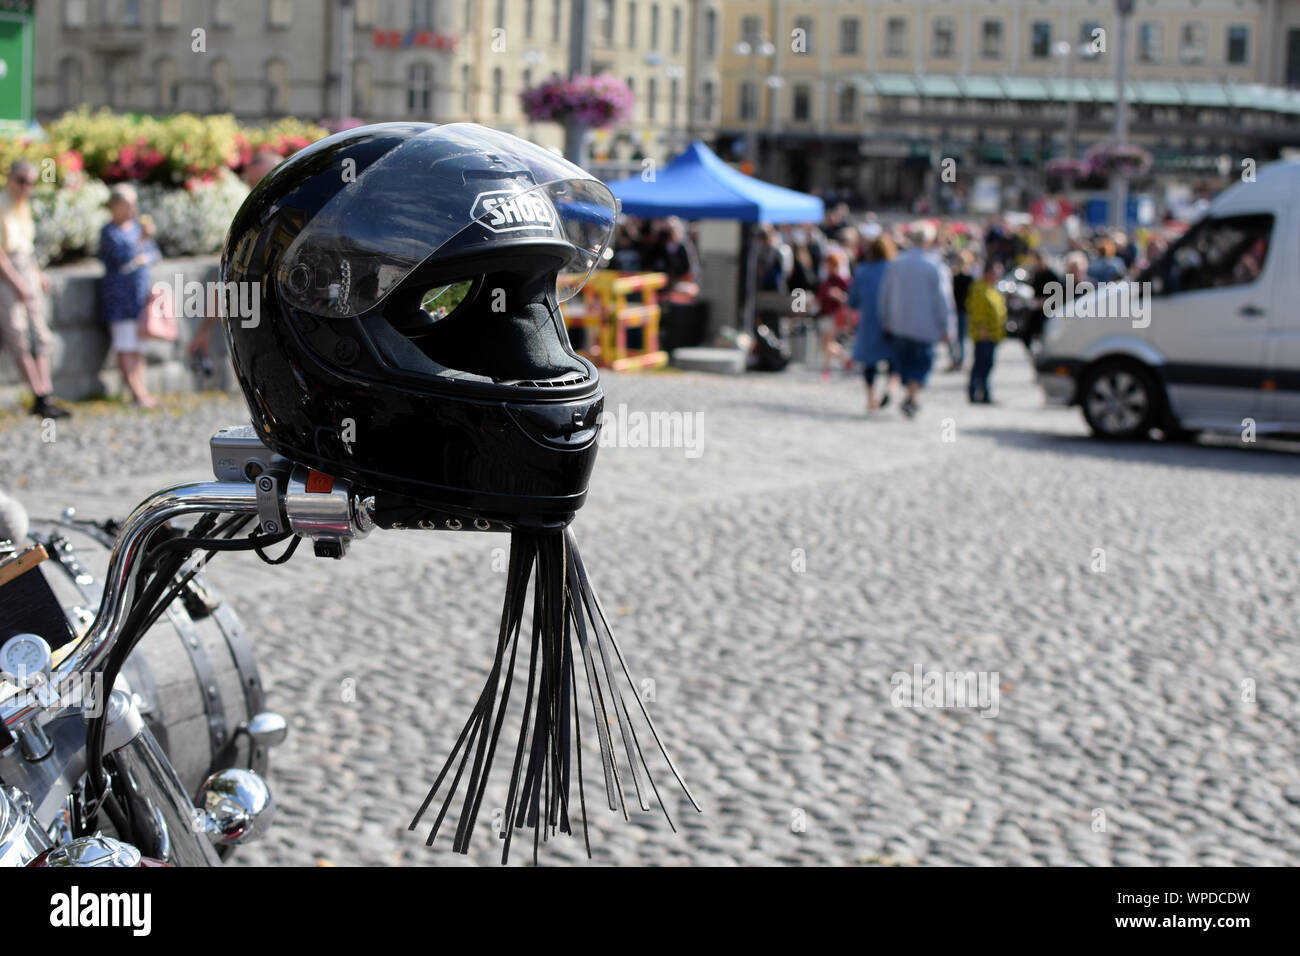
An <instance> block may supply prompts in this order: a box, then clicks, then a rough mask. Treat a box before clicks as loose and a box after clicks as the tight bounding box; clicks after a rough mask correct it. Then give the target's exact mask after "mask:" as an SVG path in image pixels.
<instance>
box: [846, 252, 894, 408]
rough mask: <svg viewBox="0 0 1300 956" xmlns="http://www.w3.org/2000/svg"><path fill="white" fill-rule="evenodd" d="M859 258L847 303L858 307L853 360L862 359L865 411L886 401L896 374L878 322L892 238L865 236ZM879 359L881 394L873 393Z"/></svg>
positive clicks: (891, 352) (888, 347)
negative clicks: (882, 367)
mask: <svg viewBox="0 0 1300 956" xmlns="http://www.w3.org/2000/svg"><path fill="white" fill-rule="evenodd" d="M864 251H865V255H864V257H863V260H862V262H861V263H860V264H859V265H858V267H857V269H855V270H854V272H853V281H852V282H851V283H850V285H849V307H850V308H853V309H857V310H858V316H859V317H858V337H857V340H856V341H855V342H854V343H853V355H852V358H853V361H855V362H861V363H862V377H863V378H864V379H865V380H866V383H867V411H868V412H874V411H875V410H876V409H878V408H884V407H885V406H886V405H888V404H889V397H890V385H891V383H892V382H893V381H894V380H896V379H897V378H898V374H897V370H896V368H895V363H894V355H893V349H891V348H890V345H889V338H888V336H886V335H885V330H884V328H883V327H882V326H881V324H880V287H881V284H882V283H883V282H884V279H885V270H886V269H887V268H888V267H889V260H890V259H892V258H894V253H895V252H896V251H897V250H896V249H895V247H894V243H893V240H891V239H890V238H889V236H888V235H886V234H884V233H879V234H877V235H875V236H874V237H872V238H871V239H869V240H868V242H867V244H866V248H865V250H864ZM881 362H887V363H888V366H887V369H886V372H885V374H886V380H885V384H884V386H883V389H882V391H883V394H882V395H881V396H880V397H879V399H877V397H876V375H877V374H878V371H879V366H880V363H881Z"/></svg>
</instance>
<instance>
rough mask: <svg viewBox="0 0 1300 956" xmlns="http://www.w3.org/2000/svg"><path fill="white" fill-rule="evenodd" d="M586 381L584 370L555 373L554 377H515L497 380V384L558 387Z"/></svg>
mask: <svg viewBox="0 0 1300 956" xmlns="http://www.w3.org/2000/svg"><path fill="white" fill-rule="evenodd" d="M585 381H587V373H586V372H570V373H568V374H565V375H557V376H556V377H555V378H542V379H516V380H515V381H508V382H498V383H497V384H499V385H522V386H524V387H526V388H560V387H562V386H565V385H581V384H582V383H583V382H585Z"/></svg>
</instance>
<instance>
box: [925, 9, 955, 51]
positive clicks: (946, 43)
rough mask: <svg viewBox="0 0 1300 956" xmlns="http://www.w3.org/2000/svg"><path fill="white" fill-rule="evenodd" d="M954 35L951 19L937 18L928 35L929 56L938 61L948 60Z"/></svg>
mask: <svg viewBox="0 0 1300 956" xmlns="http://www.w3.org/2000/svg"><path fill="white" fill-rule="evenodd" d="M955 34H956V29H955V27H954V26H953V22H952V17H939V18H938V19H937V20H935V21H934V26H933V32H932V33H931V35H930V55H931V56H933V57H935V58H936V59H940V60H947V59H950V58H951V57H952V51H953V45H954V44H953V40H954V37H955Z"/></svg>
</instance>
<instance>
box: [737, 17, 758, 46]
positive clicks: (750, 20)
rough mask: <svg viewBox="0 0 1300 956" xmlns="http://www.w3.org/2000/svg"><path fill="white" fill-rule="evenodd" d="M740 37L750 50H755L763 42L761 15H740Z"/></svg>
mask: <svg viewBox="0 0 1300 956" xmlns="http://www.w3.org/2000/svg"><path fill="white" fill-rule="evenodd" d="M740 39H741V42H742V43H748V44H749V48H750V49H751V50H757V49H758V45H759V44H760V43H762V42H763V20H762V18H761V17H742V18H741V20H740Z"/></svg>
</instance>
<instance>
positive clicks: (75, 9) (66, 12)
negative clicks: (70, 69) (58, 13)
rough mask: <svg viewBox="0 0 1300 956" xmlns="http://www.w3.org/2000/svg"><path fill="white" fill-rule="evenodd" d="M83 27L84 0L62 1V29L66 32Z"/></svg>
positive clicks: (84, 15) (84, 14)
mask: <svg viewBox="0 0 1300 956" xmlns="http://www.w3.org/2000/svg"><path fill="white" fill-rule="evenodd" d="M85 25H86V0H63V26H64V28H65V29H67V30H80V29H81V28H82V27H84V26H85ZM65 62H67V61H65Z"/></svg>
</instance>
